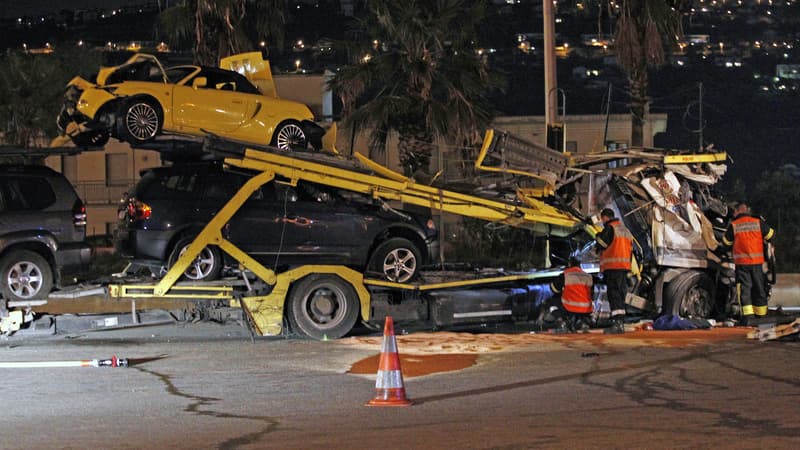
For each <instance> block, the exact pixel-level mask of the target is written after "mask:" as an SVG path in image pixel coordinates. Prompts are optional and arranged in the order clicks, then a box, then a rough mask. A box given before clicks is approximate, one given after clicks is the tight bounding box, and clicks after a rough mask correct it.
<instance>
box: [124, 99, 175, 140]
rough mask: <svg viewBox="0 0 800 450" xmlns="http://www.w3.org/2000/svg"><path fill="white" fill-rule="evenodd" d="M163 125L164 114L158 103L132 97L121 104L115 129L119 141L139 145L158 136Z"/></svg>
mask: <svg viewBox="0 0 800 450" xmlns="http://www.w3.org/2000/svg"><path fill="white" fill-rule="evenodd" d="M163 125H164V112H163V111H162V109H161V105H159V104H158V102H156V101H155V100H153V99H148V98H143V97H134V98H132V99H130V100H128V101H127V102H125V103H123V105H122V109H121V114H120V115H119V123H118V125H117V127H118V134H119V137H120V139H122V140H123V141H126V142H129V143H131V144H141V143H144V142H147V141H151V140H153V139H154V138H155V137H156V136H158V135H159V134H160V133H161V127H162V126H163Z"/></svg>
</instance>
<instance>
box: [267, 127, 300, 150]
mask: <svg viewBox="0 0 800 450" xmlns="http://www.w3.org/2000/svg"><path fill="white" fill-rule="evenodd" d="M271 144H272V146H273V147H277V148H279V149H281V150H304V149H305V148H306V147H308V136H306V132H305V130H303V127H302V126H301V125H300V122H298V121H296V120H287V121H286V122H283V123H281V124H280V125H278V127H277V128H275V133H273V134H272V142H271Z"/></svg>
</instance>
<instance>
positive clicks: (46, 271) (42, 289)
mask: <svg viewBox="0 0 800 450" xmlns="http://www.w3.org/2000/svg"><path fill="white" fill-rule="evenodd" d="M85 238H86V208H85V207H84V204H83V202H82V201H81V199H80V198H78V195H77V194H76V193H75V189H73V188H72V185H70V183H69V181H67V179H66V178H64V176H63V175H61V174H60V173H58V172H56V171H54V170H52V169H50V168H48V167H45V166H24V165H0V293H2V295H3V298H5V299H6V300H12V301H20V300H32V299H41V298H46V297H47V294H49V293H50V291H51V290H52V288H53V286H54V285H55V286H58V285H61V284H62V282H63V281H66V280H68V279H69V278H68V277H70V276H73V275H76V274H79V273H80V272H81V271H82V270H83V269H84V268H85V267H86V265H87V264H88V263H89V258H90V257H91V248H90V247H89V245H88V244H87V243H86V240H85ZM70 281H71V280H70Z"/></svg>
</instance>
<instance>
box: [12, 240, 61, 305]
mask: <svg viewBox="0 0 800 450" xmlns="http://www.w3.org/2000/svg"><path fill="white" fill-rule="evenodd" d="M0 274H2V284H0V292H2V294H3V297H4V298H5V299H6V300H9V301H26V300H33V299H42V298H46V297H47V295H48V294H49V293H50V291H51V290H52V289H53V270H52V269H51V268H50V264H49V263H48V262H47V260H45V259H44V258H43V257H42V255H40V254H38V253H36V252H32V251H30V250H15V251H12V252H11V253H9V254H7V255H6V256H4V257H3V258H2V260H0Z"/></svg>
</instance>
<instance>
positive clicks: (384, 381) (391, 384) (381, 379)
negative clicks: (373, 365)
mask: <svg viewBox="0 0 800 450" xmlns="http://www.w3.org/2000/svg"><path fill="white" fill-rule="evenodd" d="M402 387H403V373H402V372H400V371H399V370H379V371H378V377H377V378H376V379H375V389H393V388H395V389H396V388H402Z"/></svg>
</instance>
